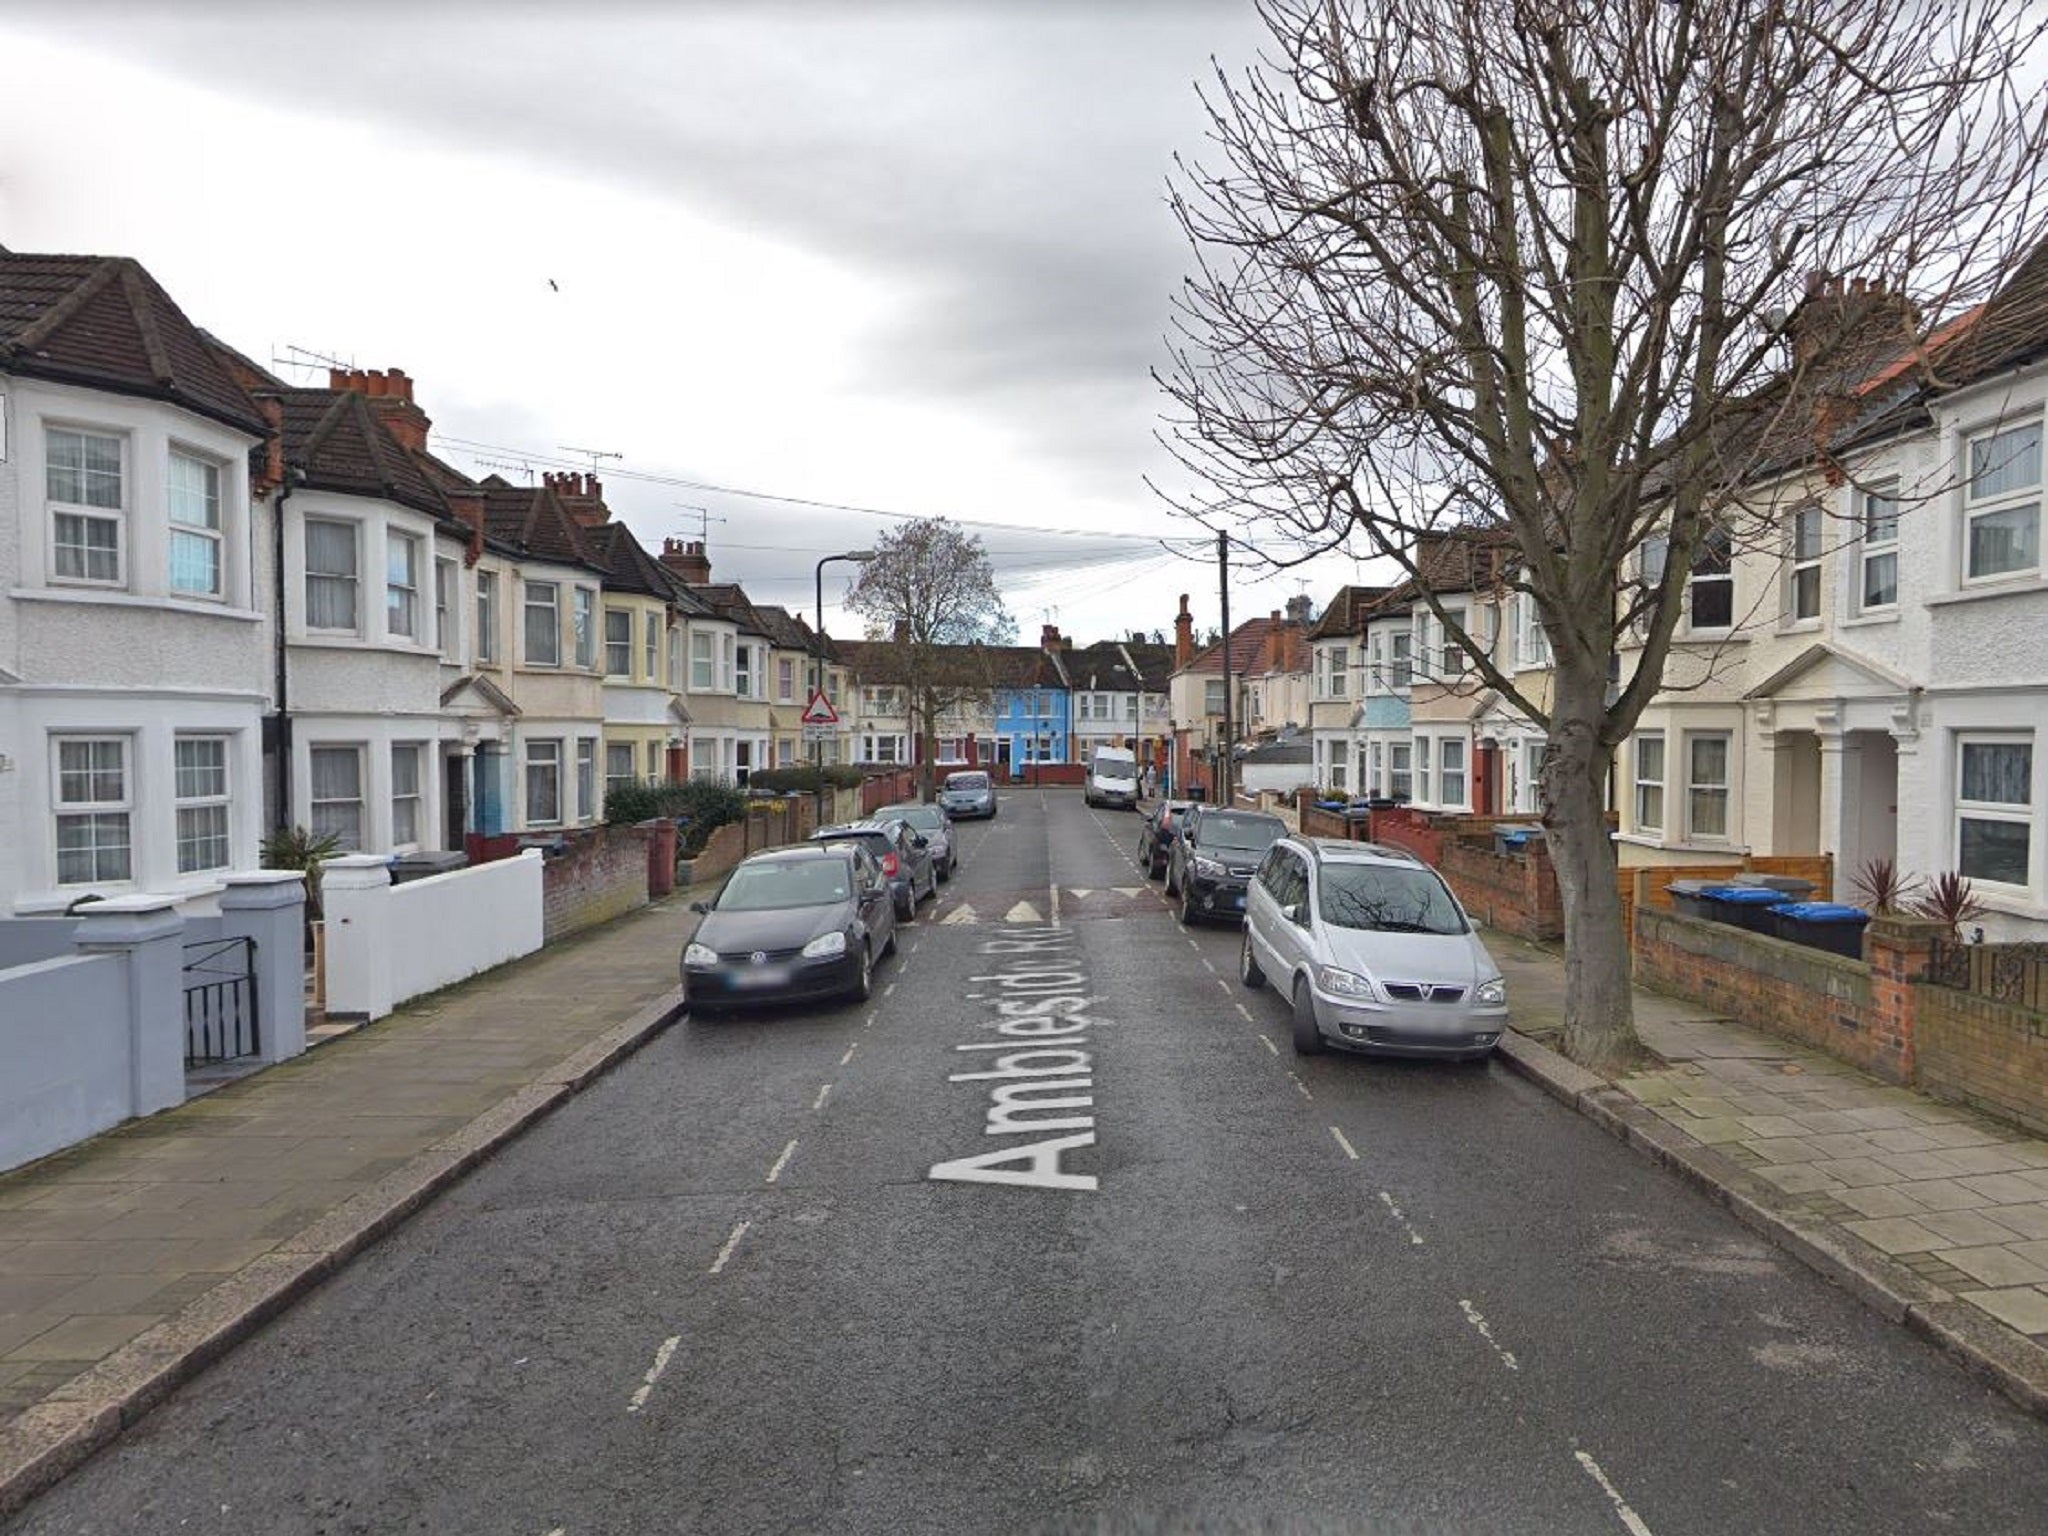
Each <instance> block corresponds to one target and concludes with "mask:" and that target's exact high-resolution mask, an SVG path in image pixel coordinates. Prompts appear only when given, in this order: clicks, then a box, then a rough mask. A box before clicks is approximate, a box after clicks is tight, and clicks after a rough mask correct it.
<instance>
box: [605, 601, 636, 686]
mask: <svg viewBox="0 0 2048 1536" xmlns="http://www.w3.org/2000/svg"><path fill="white" fill-rule="evenodd" d="M622 627H623V629H624V633H623V634H621V633H620V632H619V631H620V630H621V628H622ZM604 675H605V676H606V677H623V678H627V679H629V680H630V679H631V678H632V676H633V610H632V609H630V608H607V609H605V611H604Z"/></svg>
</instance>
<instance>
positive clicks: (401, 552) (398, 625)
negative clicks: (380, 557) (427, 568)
mask: <svg viewBox="0 0 2048 1536" xmlns="http://www.w3.org/2000/svg"><path fill="white" fill-rule="evenodd" d="M419 565H420V541H419V540H418V539H416V538H414V537H413V536H412V535H411V534H409V533H389V532H387V533H386V534H385V535H384V632H385V633H386V634H390V635H405V636H408V637H409V638H411V639H415V640H417V639H418V638H419V633H420V629H419V611H418V606H419V586H420V575H419Z"/></svg>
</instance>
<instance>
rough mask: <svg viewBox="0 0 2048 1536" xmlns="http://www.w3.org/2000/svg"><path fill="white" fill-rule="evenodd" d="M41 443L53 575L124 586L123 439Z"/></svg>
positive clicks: (69, 437) (56, 434) (62, 434)
mask: <svg viewBox="0 0 2048 1536" xmlns="http://www.w3.org/2000/svg"><path fill="white" fill-rule="evenodd" d="M43 442H44V453H45V462H44V470H43V485H44V491H45V493H46V495H47V497H48V500H49V504H50V520H51V521H50V535H51V548H52V551H53V554H54V557H55V558H54V560H53V562H52V566H51V570H52V572H53V574H54V575H56V576H57V577H58V579H60V580H63V581H87V582H94V583H97V584H100V585H103V586H118V585H120V583H121V582H122V580H123V579H124V574H123V569H122V548H121V545H122V532H123V525H124V523H125V521H126V516H127V498H126V475H125V473H124V466H123V464H122V440H121V439H120V438H118V437H108V436H105V435H102V434H100V433H97V432H79V431H73V430H70V429H67V428H61V427H52V428H50V429H49V431H48V432H47V433H46V434H45V435H44V440H43ZM123 857H124V859H125V857H126V855H125V853H124V854H123Z"/></svg>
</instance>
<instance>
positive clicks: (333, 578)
mask: <svg viewBox="0 0 2048 1536" xmlns="http://www.w3.org/2000/svg"><path fill="white" fill-rule="evenodd" d="M315 528H333V529H338V530H340V531H341V532H344V533H346V534H347V535H348V551H349V568H348V569H347V570H346V571H340V570H333V571H329V570H316V569H315V568H314V566H313V530H314V529H315ZM303 542H304V545H305V555H306V628H307V629H308V630H310V631H314V632H316V633H320V634H329V635H359V634H361V633H362V632H363V525H362V524H361V523H358V522H353V521H351V520H349V519H347V518H339V517H309V518H307V519H306V521H305V532H304V539H303ZM329 590H331V591H334V592H343V591H345V592H346V593H347V594H348V622H347V623H346V624H322V623H319V622H318V621H317V620H316V619H315V617H314V610H315V607H316V605H315V603H314V601H313V594H314V593H315V592H316V591H329Z"/></svg>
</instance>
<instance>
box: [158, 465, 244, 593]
mask: <svg viewBox="0 0 2048 1536" xmlns="http://www.w3.org/2000/svg"><path fill="white" fill-rule="evenodd" d="M180 464H190V465H192V466H193V467H194V468H196V469H198V470H199V471H201V473H202V476H203V477H204V478H203V480H202V486H203V489H202V490H201V492H200V498H201V501H202V502H203V503H204V506H203V507H202V509H201V516H202V517H205V518H207V519H209V520H208V521H204V522H198V523H194V522H189V521H187V520H186V519H184V518H182V517H180V516H179V515H178V510H179V508H178V499H179V495H180V490H179V486H178V466H179V465H180ZM225 515H226V514H225V513H224V511H223V509H222V506H221V467H220V463H219V461H218V460H215V459H210V458H207V457H206V456H205V455H203V454H198V453H194V452H192V451H191V450H190V449H186V448H179V447H175V446H174V447H173V448H172V449H171V451H170V454H169V457H168V461H167V464H166V469H165V481H164V519H165V522H166V523H167V524H168V526H169V531H168V534H167V536H166V542H165V546H164V589H165V590H166V591H167V592H169V593H170V594H171V595H172V596H173V597H179V598H189V599H192V600H194V601H198V602H220V601H222V600H224V599H225V598H226V596H227V590H228V569H227V539H226V537H225V535H224V533H223V523H222V519H223V518H224V517H225ZM180 540H190V541H192V542H193V543H195V544H197V545H200V546H203V547H204V548H205V549H206V550H207V551H208V558H209V559H210V560H211V561H212V564H213V585H212V586H210V587H188V586H181V585H179V582H178V544H179V541H180Z"/></svg>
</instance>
